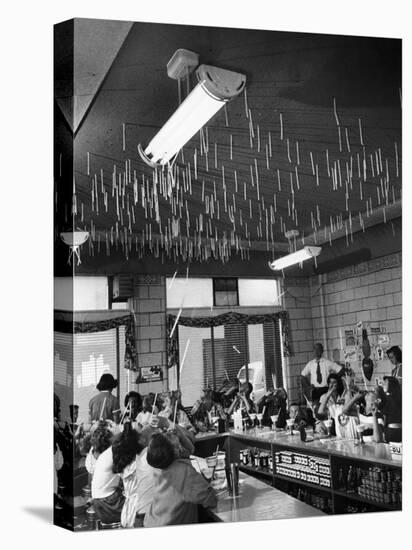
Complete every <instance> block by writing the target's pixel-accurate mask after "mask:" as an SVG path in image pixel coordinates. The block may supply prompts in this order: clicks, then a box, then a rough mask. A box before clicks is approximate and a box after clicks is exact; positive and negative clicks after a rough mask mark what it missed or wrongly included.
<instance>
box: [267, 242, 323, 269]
mask: <svg viewBox="0 0 412 550" xmlns="http://www.w3.org/2000/svg"><path fill="white" fill-rule="evenodd" d="M321 250H322V247H321V246H305V247H303V248H302V249H301V250H297V251H296V252H293V253H292V254H288V256H283V257H282V258H279V259H278V260H274V261H273V262H269V267H270V269H271V270H272V271H280V270H281V269H285V268H286V267H289V266H291V265H295V264H300V263H302V262H304V261H305V260H309V259H310V258H315V257H316V256H319V254H320V253H321Z"/></svg>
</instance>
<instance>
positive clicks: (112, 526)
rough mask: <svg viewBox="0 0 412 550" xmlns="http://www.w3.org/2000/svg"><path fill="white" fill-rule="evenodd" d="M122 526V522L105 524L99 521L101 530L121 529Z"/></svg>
mask: <svg viewBox="0 0 412 550" xmlns="http://www.w3.org/2000/svg"><path fill="white" fill-rule="evenodd" d="M121 526H122V524H121V523H120V521H114V522H113V523H103V522H102V521H99V529H120V528H121Z"/></svg>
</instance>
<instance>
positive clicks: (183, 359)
mask: <svg viewBox="0 0 412 550" xmlns="http://www.w3.org/2000/svg"><path fill="white" fill-rule="evenodd" d="M189 345H190V338H188V340H187V342H186V347H185V351H184V352H183V358H182V362H181V363H180V371H179V374H180V376H182V369H183V364H184V362H185V359H186V354H187V350H188V349H189Z"/></svg>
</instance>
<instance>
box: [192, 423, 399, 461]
mask: <svg viewBox="0 0 412 550" xmlns="http://www.w3.org/2000/svg"><path fill="white" fill-rule="evenodd" d="M295 433H296V435H295ZM295 433H294V435H290V433H289V432H287V431H286V430H279V431H276V432H275V431H272V430H270V429H268V428H264V429H263V430H259V429H256V430H255V429H254V430H247V431H245V432H236V431H234V430H230V431H229V432H225V433H222V434H218V433H214V432H205V433H202V434H197V435H196V440H199V441H203V440H209V439H220V438H223V437H227V436H231V437H235V438H236V439H245V440H249V441H250V440H252V441H256V445H258V444H259V443H261V442H266V443H269V444H272V445H278V446H280V447H283V446H284V447H291V448H294V449H297V450H301V451H309V452H318V453H321V454H331V455H334V456H341V457H345V458H353V459H354V460H366V461H368V462H372V463H376V464H384V465H386V466H395V467H399V468H400V467H402V457H401V456H398V455H392V454H391V452H390V450H389V445H388V444H387V443H363V444H362V445H358V444H357V441H355V440H353V439H337V438H336V437H328V438H320V437H319V436H318V435H317V434H315V438H314V440H313V441H305V442H303V441H301V439H300V436H299V433H298V432H295Z"/></svg>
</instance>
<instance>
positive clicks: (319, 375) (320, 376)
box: [316, 359, 322, 384]
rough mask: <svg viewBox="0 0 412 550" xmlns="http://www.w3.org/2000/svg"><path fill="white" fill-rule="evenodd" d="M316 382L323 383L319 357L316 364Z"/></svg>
mask: <svg viewBox="0 0 412 550" xmlns="http://www.w3.org/2000/svg"><path fill="white" fill-rule="evenodd" d="M316 382H317V383H318V384H321V383H322V374H321V372H320V361H319V359H318V361H317V365H316Z"/></svg>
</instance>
